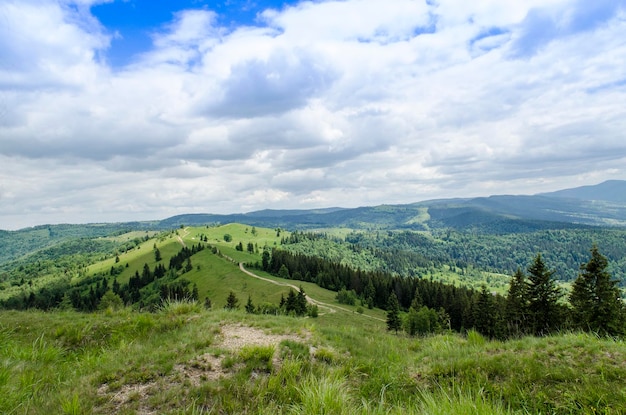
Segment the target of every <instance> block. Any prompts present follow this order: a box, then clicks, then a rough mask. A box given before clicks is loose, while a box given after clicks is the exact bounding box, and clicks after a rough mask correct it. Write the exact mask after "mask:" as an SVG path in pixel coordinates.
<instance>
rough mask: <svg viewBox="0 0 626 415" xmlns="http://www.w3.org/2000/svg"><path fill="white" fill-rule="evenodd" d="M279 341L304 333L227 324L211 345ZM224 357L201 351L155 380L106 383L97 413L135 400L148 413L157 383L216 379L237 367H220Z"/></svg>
mask: <svg viewBox="0 0 626 415" xmlns="http://www.w3.org/2000/svg"><path fill="white" fill-rule="evenodd" d="M283 340H293V341H299V342H302V341H306V340H308V336H298V335H294V334H270V333H266V332H264V331H263V330H261V329H258V328H255V327H248V326H244V325H241V324H227V325H223V326H221V327H220V335H219V336H218V338H217V341H216V342H215V343H214V344H213V347H214V348H215V349H216V350H219V349H222V350H224V349H226V350H228V351H231V352H237V351H239V350H241V349H242V348H243V347H244V346H272V345H274V346H276V350H278V345H279V344H280V342H282V341H283ZM277 356H278V353H275V354H274V359H273V361H272V364H273V367H275V368H276V367H280V364H281V361H280V359H279V358H278V357H277ZM225 357H226V356H225V355H224V354H221V353H217V352H216V353H204V354H201V355H199V356H196V357H195V358H193V359H191V361H189V362H185V363H182V364H177V365H175V366H174V371H173V373H172V374H170V375H168V376H167V377H164V378H162V379H161V380H160V381H159V382H158V383H157V382H154V381H152V382H149V383H142V384H131V385H123V386H122V387H121V388H120V389H119V390H116V391H112V390H110V388H109V386H108V385H107V384H104V385H102V386H101V387H100V388H98V395H99V396H101V397H103V398H106V400H107V403H106V404H105V406H104V407H103V408H100V409H102V412H101V411H97V412H101V413H107V412H108V413H111V412H113V413H118V412H121V411H122V410H124V409H127V408H128V407H131V406H136V405H137V402H138V406H139V408H138V410H137V412H136V413H137V414H139V415H152V414H156V413H157V412H156V411H154V410H152V409H151V408H150V407H149V405H148V399H149V398H150V396H152V395H154V394H156V393H159V390H160V386H159V384H168V385H175V384H179V385H180V384H183V383H186V384H190V385H192V386H199V385H201V384H202V383H203V382H206V381H216V380H219V379H221V378H223V377H226V376H229V375H230V374H232V373H233V372H234V371H235V370H236V369H237V367H236V366H234V367H229V368H224V367H223V366H224V365H223V360H224V358H225Z"/></svg>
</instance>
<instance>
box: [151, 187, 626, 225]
mask: <svg viewBox="0 0 626 415" xmlns="http://www.w3.org/2000/svg"><path fill="white" fill-rule="evenodd" d="M229 222H243V223H247V224H250V225H256V226H264V227H284V228H292V229H294V228H295V229H297V228H325V227H337V226H340V227H348V228H369V229H414V230H427V229H433V228H445V227H453V228H461V229H465V228H476V227H479V228H483V229H491V230H492V231H497V229H501V230H508V231H525V230H526V231H527V230H534V229H545V228H554V227H571V226H626V181H621V180H611V181H607V182H603V183H600V184H598V185H595V186H583V187H577V188H572V189H564V190H560V191H557V192H551V193H543V194H537V195H530V196H528V195H517V196H516V195H496V196H489V197H477V198H471V199H438V200H430V201H423V202H417V203H412V204H407V205H380V206H365V207H358V208H351V209H347V208H327V209H311V210H260V211H255V212H249V213H238V214H231V215H215V214H189V215H178V216H174V217H171V218H168V219H165V220H163V221H161V222H160V225H161V226H164V227H168V226H169V227H175V226H180V225H198V224H208V223H229Z"/></svg>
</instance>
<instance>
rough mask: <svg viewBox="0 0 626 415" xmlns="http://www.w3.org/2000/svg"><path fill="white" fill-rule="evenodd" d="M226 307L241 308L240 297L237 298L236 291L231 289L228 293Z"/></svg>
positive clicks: (231, 308)
mask: <svg viewBox="0 0 626 415" xmlns="http://www.w3.org/2000/svg"><path fill="white" fill-rule="evenodd" d="M224 308H225V309H227V310H237V309H239V299H238V298H237V296H236V295H235V293H234V292H232V291H231V292H230V293H229V294H228V298H226V306H225V307H224Z"/></svg>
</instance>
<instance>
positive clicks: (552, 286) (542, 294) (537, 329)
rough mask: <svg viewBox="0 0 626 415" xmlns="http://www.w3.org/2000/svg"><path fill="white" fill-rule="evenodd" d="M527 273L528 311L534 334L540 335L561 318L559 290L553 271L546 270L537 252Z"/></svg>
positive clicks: (550, 329)
mask: <svg viewBox="0 0 626 415" xmlns="http://www.w3.org/2000/svg"><path fill="white" fill-rule="evenodd" d="M528 273H529V274H530V275H529V277H528V279H529V281H528V283H527V290H528V291H527V295H528V311H529V314H530V317H531V319H532V328H533V332H534V334H536V335H539V336H542V335H545V334H548V333H549V332H550V331H552V330H554V329H556V328H558V325H559V323H560V320H561V315H560V314H561V313H560V308H559V306H558V301H559V299H560V298H561V291H560V290H559V288H558V287H557V286H556V281H555V280H554V279H553V278H552V275H553V274H554V271H549V270H548V268H547V267H546V265H545V263H544V262H543V259H542V258H541V254H537V256H536V257H535V260H534V261H533V263H532V264H531V266H530V267H529V268H528Z"/></svg>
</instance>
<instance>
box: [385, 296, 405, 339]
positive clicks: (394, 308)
mask: <svg viewBox="0 0 626 415" xmlns="http://www.w3.org/2000/svg"><path fill="white" fill-rule="evenodd" d="M401 328H402V320H401V319H400V303H399V302H398V297H397V296H396V293H395V292H392V293H391V295H390V296H389V300H388V302H387V330H389V331H392V330H393V331H395V332H396V334H397V333H398V330H400V329H401Z"/></svg>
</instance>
